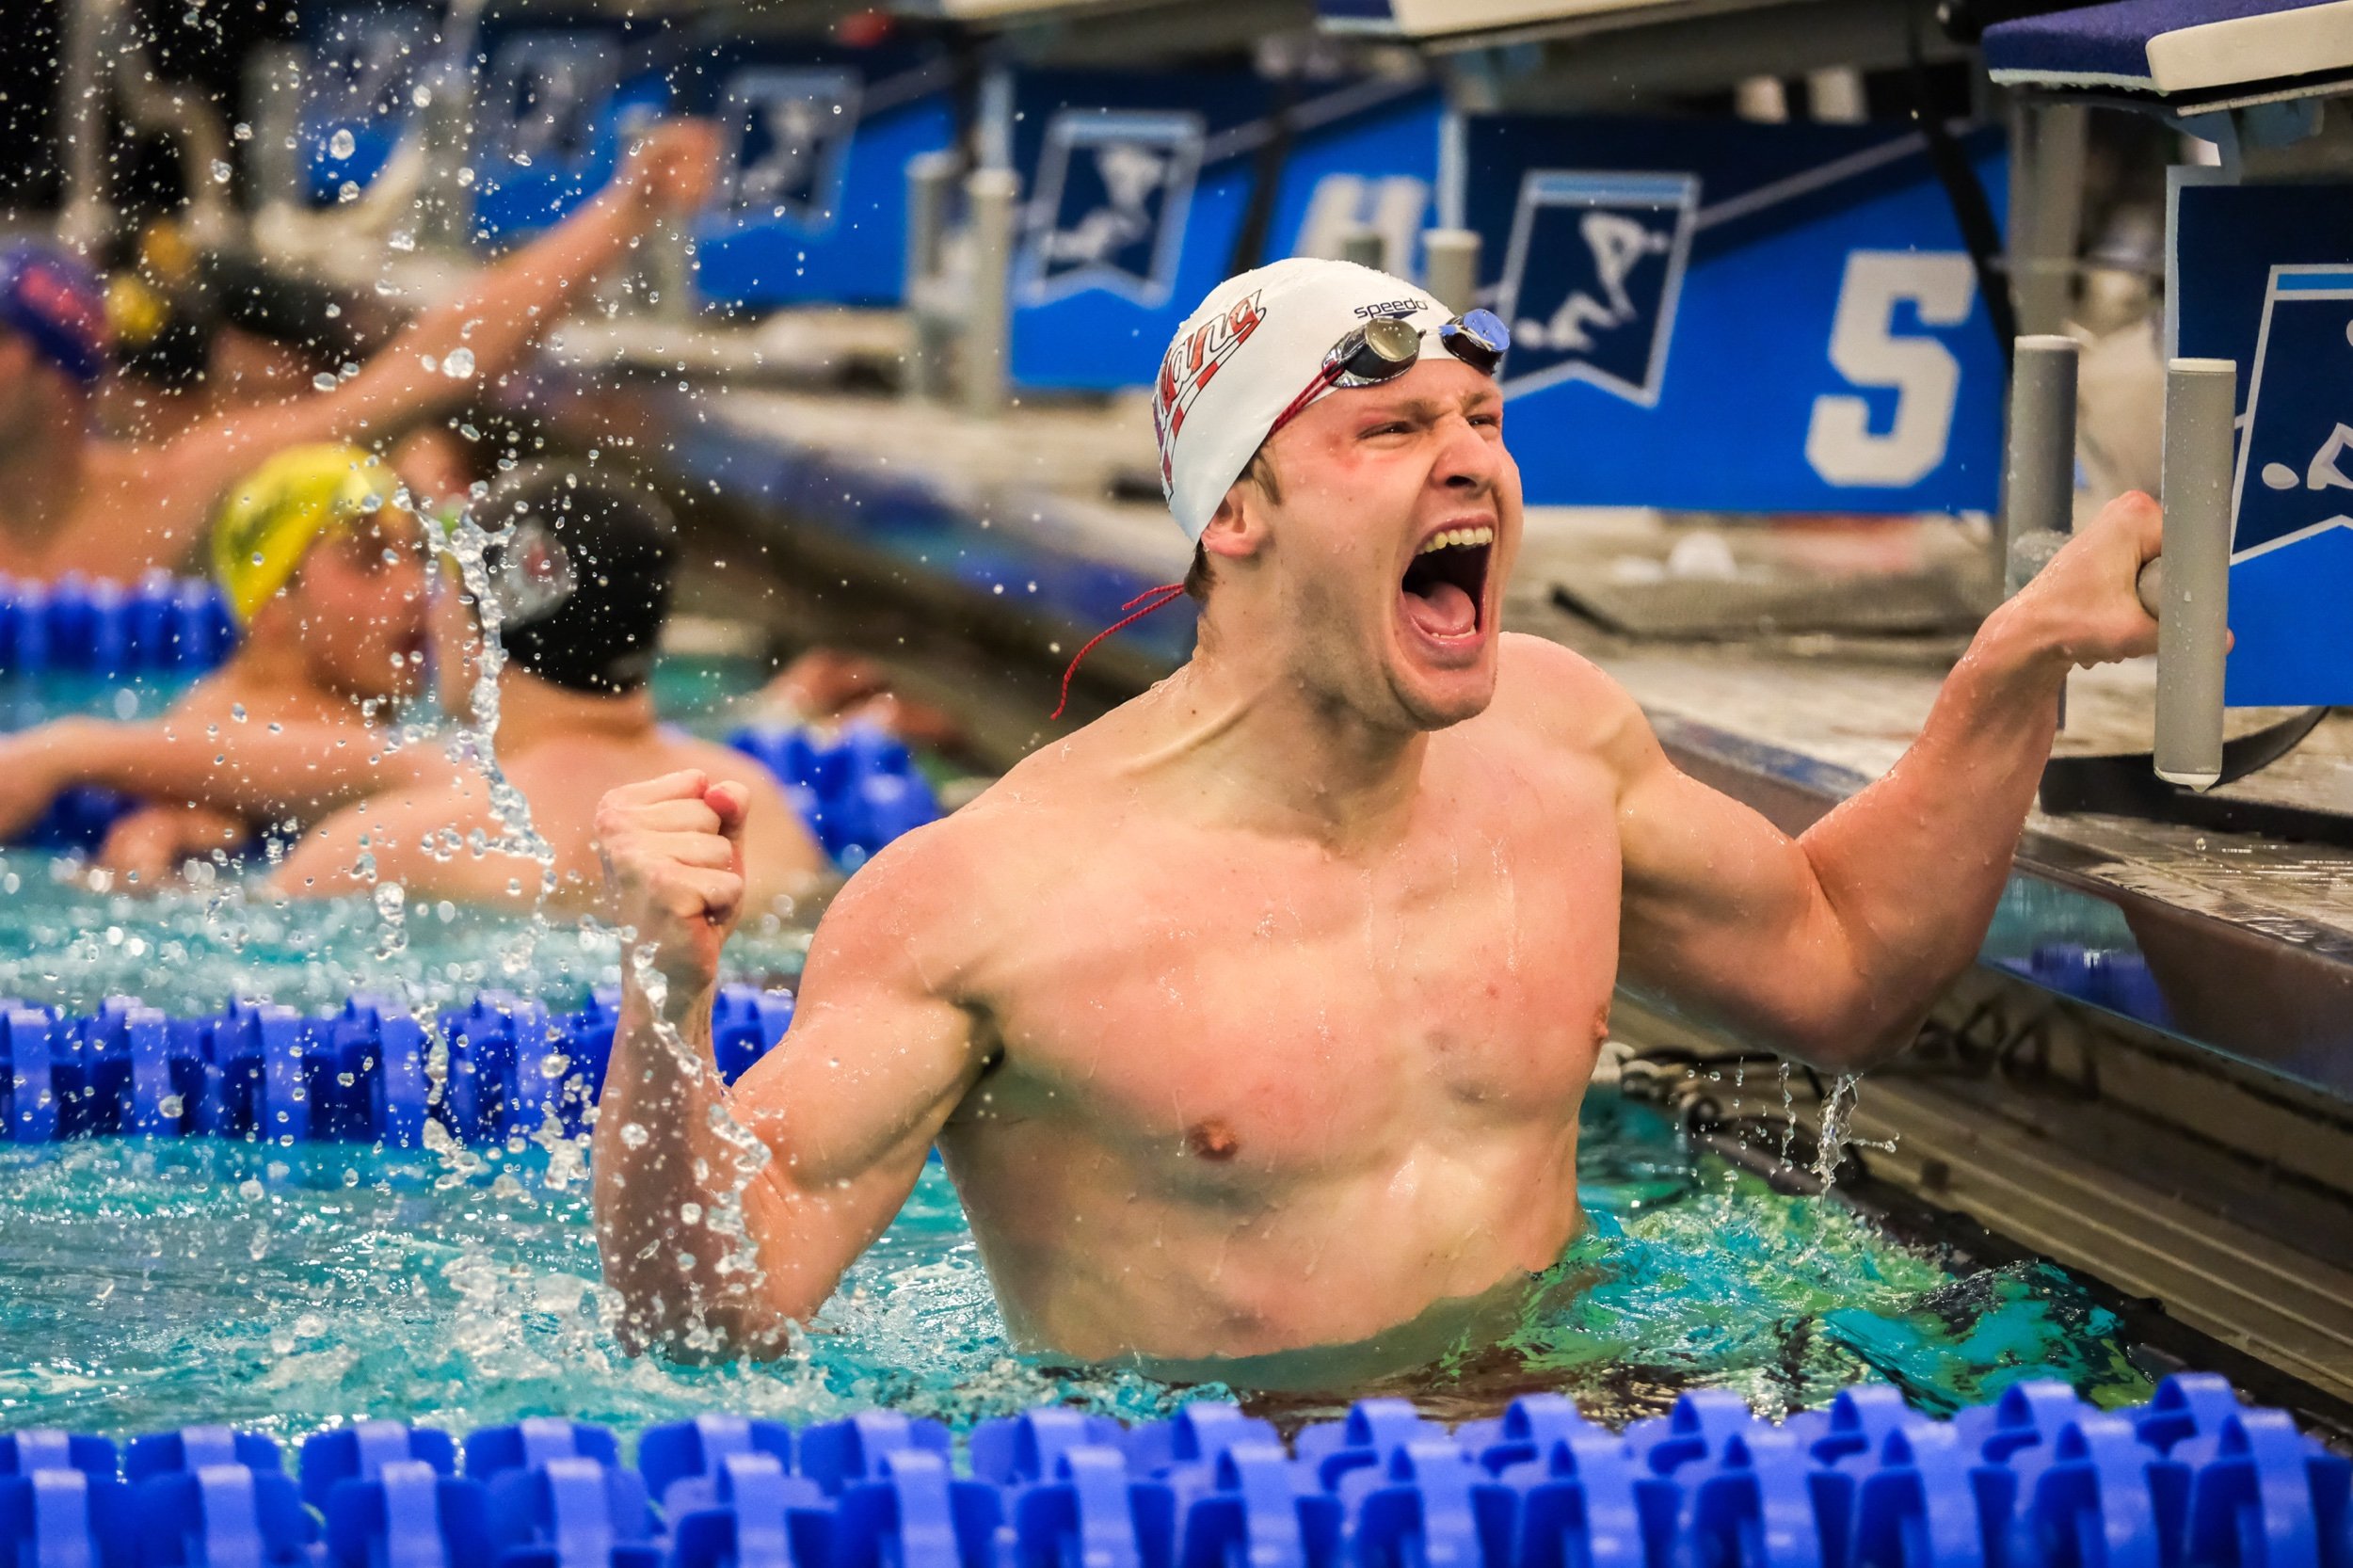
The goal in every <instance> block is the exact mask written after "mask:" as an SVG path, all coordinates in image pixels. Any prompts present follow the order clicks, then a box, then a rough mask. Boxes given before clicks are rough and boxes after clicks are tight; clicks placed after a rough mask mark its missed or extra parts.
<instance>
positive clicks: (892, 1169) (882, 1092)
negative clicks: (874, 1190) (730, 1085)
mask: <svg viewBox="0 0 2353 1568" xmlns="http://www.w3.org/2000/svg"><path fill="white" fill-rule="evenodd" d="M869 870H870V871H871V870H872V868H869ZM859 890H860V891H864V890H865V889H859ZM922 950H923V943H922V938H921V937H920V936H919V935H917V934H915V933H912V932H910V931H908V930H906V929H905V928H904V927H903V926H901V925H900V924H899V923H898V921H897V920H893V919H891V918H890V917H889V914H888V900H887V899H871V898H859V897H856V896H854V895H853V894H852V893H850V892H847V891H845V893H844V894H843V896H842V898H841V899H840V900H838V901H837V902H836V904H835V905H834V907H833V908H832V909H831V910H829V911H828V912H827V914H826V917H825V920H824V921H823V922H822V923H821V924H820V925H819V927H818V930H817V936H816V939H815V941H814V942H813V943H812V944H811V945H810V949H809V955H808V966H807V968H805V970H804V971H803V974H802V983H801V988H800V994H799V998H798V1000H797V1004H796V1006H795V1008H794V1011H793V1017H792V1028H791V1029H790V1030H789V1031H787V1032H786V1033H785V1037H784V1041H783V1043H782V1045H781V1046H780V1047H779V1048H777V1049H776V1050H774V1051H771V1052H769V1053H768V1054H767V1055H766V1056H765V1057H763V1058H761V1059H760V1062H759V1063H757V1064H755V1065H754V1066H753V1067H752V1069H751V1070H750V1071H749V1072H747V1073H745V1074H744V1078H743V1080H742V1081H741V1082H740V1083H739V1084H738V1085H737V1090H736V1096H737V1098H738V1100H739V1101H740V1102H741V1103H742V1104H743V1106H744V1111H745V1112H746V1113H747V1114H748V1115H750V1116H751V1117H753V1118H756V1119H757V1120H758V1121H760V1123H762V1124H764V1125H763V1126H762V1127H761V1131H762V1134H763V1136H766V1137H769V1138H770V1140H771V1144H770V1146H771V1147H782V1148H788V1149H790V1150H792V1152H793V1154H794V1156H795V1158H796V1159H797V1160H798V1161H799V1165H798V1167H797V1169H798V1176H799V1178H800V1179H801V1180H803V1181H812V1180H814V1181H841V1180H855V1179H857V1178H859V1177H860V1176H865V1175H867V1174H869V1173H882V1172H886V1171H887V1172H889V1173H892V1174H894V1175H895V1174H904V1176H905V1179H907V1180H908V1181H910V1182H911V1181H912V1180H913V1179H914V1176H915V1175H916V1174H918V1172H920V1167H921V1164H922V1160H923V1156H924V1154H925V1153H926V1151H927V1150H928V1149H929V1148H930V1146H931V1142H932V1139H933V1138H934V1137H935V1136H936V1135H937V1133H938V1131H939V1129H940V1128H942V1127H943V1126H945V1125H946V1123H947V1120H948V1117H949V1115H950V1114H951V1113H952V1112H954V1110H955V1108H956V1107H957V1105H958V1104H960V1103H961V1102H962V1100H963V1098H964V1096H965V1095H966V1094H967V1093H968V1091H969V1090H970V1089H971V1087H972V1085H973V1084H974V1083H975V1082H976V1081H978V1080H979V1078H980V1074H981V1070H982V1066H983V1057H982V1051H981V1049H980V1047H979V1040H978V1034H979V1031H978V1030H977V1028H976V1026H975V1022H974V1019H973V1016H972V1015H971V1013H970V1012H969V1011H968V1009H967V1008H966V1007H965V1006H964V1005H962V1004H961V1003H960V1002H959V1001H958V1000H956V999H955V998H954V997H952V996H951V995H949V994H947V992H946V990H945V989H944V988H943V987H942V986H941V985H939V984H937V982H938V979H939V976H937V975H936V974H934V973H932V972H929V968H928V967H927V965H926V964H925V962H924V960H923V956H922Z"/></svg>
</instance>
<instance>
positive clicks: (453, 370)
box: [441, 348, 473, 381]
mask: <svg viewBox="0 0 2353 1568" xmlns="http://www.w3.org/2000/svg"><path fill="white" fill-rule="evenodd" d="M441 374H442V375H444V376H448V377H449V378H450V379H451V380H453V381H466V380H471V379H472V376H473V350H472V349H471V348H453V349H451V350H450V351H449V355H448V357H447V358H446V359H444V360H442V361H441Z"/></svg>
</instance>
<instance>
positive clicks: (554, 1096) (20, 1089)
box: [0, 985, 792, 1568]
mask: <svg viewBox="0 0 2353 1568" xmlns="http://www.w3.org/2000/svg"><path fill="white" fill-rule="evenodd" d="M618 1005H619V996H618V993H616V992H600V993H599V994H598V995H596V996H594V997H591V998H590V999H589V1000H588V1003H587V1005H586V1006H584V1007H583V1008H582V1009H581V1010H580V1011H578V1012H575V1013H552V1012H550V1011H549V1009H548V1007H547V1006H546V1004H545V1003H543V1002H537V1001H532V1000H525V999H523V998H520V997H516V996H511V995H508V994H506V993H504V992H490V993H487V994H485V995H483V996H480V997H477V998H476V999H475V1000H474V1001H473V1002H472V1005H470V1006H468V1007H466V1008H463V1009H450V1010H446V1011H444V1012H442V1013H441V1014H440V1015H439V1016H437V1017H435V1018H433V1019H431V1020H429V1021H422V1020H419V1019H417V1018H415V1017H412V1016H409V1015H408V1013H406V1012H404V1011H403V1010H401V1009H400V1008H399V1007H398V1006H397V1005H395V1004H394V1003H392V1001H390V1000H387V999H384V998H381V997H370V996H355V997H353V998H351V999H350V1000H348V1001H346V1002H345V1003H344V1006H343V1008H342V1010H341V1011H339V1012H336V1013H330V1014H327V1015H325V1016H316V1017H306V1016H303V1015H302V1014H299V1013H296V1011H295V1010H294V1009H292V1008H290V1007H280V1006H276V1005H274V1004H271V1003H267V1002H263V1003H251V1002H238V1003H235V1004H233V1005H232V1006H231V1007H230V1008H229V1009H228V1010H227V1011H226V1012H222V1013H215V1014H209V1015H205V1016H200V1017H189V1018H175V1017H168V1016H165V1015H164V1014H163V1013H161V1012H158V1011H157V1010H155V1009H153V1008H152V1007H144V1006H142V1005H140V1003H139V1002H138V1000H136V998H129V997H114V998H110V999H108V1000H107V1001H106V1002H105V1004H104V1006H102V1007H101V1008H100V1009H99V1010H98V1012H97V1013H96V1014H95V1015H94V1016H67V1015H62V1014H59V1013H58V1012H56V1010H55V1009H53V1008H46V1007H35V1006H31V1005H28V1004H27V1003H24V1002H22V1001H17V1000H5V999H0V1143H19V1144H46V1143H54V1142H56V1141H57V1140H59V1139H66V1138H85V1137H108V1136H121V1137H141V1138H185V1137H199V1136H213V1137H221V1138H245V1139H252V1140H258V1141H261V1142H265V1143H360V1144H385V1145H387V1146H390V1147H392V1148H418V1147H422V1146H423V1145H424V1142H425V1137H426V1124H427V1123H429V1122H430V1123H436V1124H439V1126H440V1128H442V1129H443V1130H445V1131H446V1132H447V1133H448V1134H449V1135H450V1136H451V1137H453V1138H455V1139H456V1140H457V1141H458V1142H460V1143H464V1144H502V1143H504V1142H506V1141H507V1140H508V1139H511V1138H529V1137H532V1136H534V1135H536V1134H537V1133H539V1132H540V1131H541V1130H542V1129H543V1128H549V1127H551V1126H552V1127H554V1128H557V1129H559V1130H560V1131H562V1132H563V1133H564V1134H566V1135H567V1136H578V1135H579V1134H580V1132H581V1131H583V1130H584V1128H585V1127H586V1124H587V1112H588V1108H589V1107H590V1106H592V1105H594V1104H596V1102H597V1096H598V1094H599V1093H600V1091H601V1090H602V1088H603V1086H604V1069H605V1063H606V1060H607V1058H608V1057H609V1056H610V1055H611V1053H612V1050H613V1032H614V1026H615V1024H616V1021H617V1017H616V1009H617V1007H618ZM791 1027H792V993H791V992H789V991H762V990H760V988H759V987H757V986H752V985H723V986H721V987H720V988H719V996H718V1000H717V1001H716V1002H715V1003H713V1005H712V1018H711V1033H712V1054H713V1057H714V1059H715V1061H716V1063H717V1064H718V1067H719V1071H720V1074H721V1076H722V1077H724V1078H725V1079H726V1080H728V1082H729V1083H732V1082H734V1081H735V1080H737V1079H738V1078H740V1077H742V1076H743V1074H744V1069H746V1068H748V1067H749V1066H750V1065H751V1064H753V1063H755V1062H757V1061H759V1060H760V1057H762V1056H764V1055H765V1054H767V1053H768V1052H769V1051H770V1050H772V1049H774V1048H776V1042H777V1041H779V1040H781V1039H783V1038H784V1032H785V1031H786V1030H787V1029H789V1028H791ZM437 1046H440V1047H441V1048H444V1052H443V1055H442V1066H441V1070H440V1073H439V1074H438V1075H437V1074H436V1073H435V1072H434V1071H432V1070H431V1063H432V1059H433V1056H434V1054H435V1048H436V1047H437ZM0 1568H8V1564H7V1562H6V1560H5V1559H0Z"/></svg>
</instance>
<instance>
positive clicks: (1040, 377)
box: [997, 71, 1439, 389]
mask: <svg viewBox="0 0 2353 1568" xmlns="http://www.w3.org/2000/svg"><path fill="white" fill-rule="evenodd" d="M1000 103H1001V104H1003V105H1004V107H1005V110H1006V112H1007V113H1008V114H1009V116H1010V119H1009V120H1008V121H1007V122H1005V123H1002V124H1000V125H999V126H998V127H997V132H998V135H999V136H1000V141H1001V142H1002V144H1003V145H1005V146H1006V147H1007V148H1008V149H1009V150H1010V153H1011V157H1012V163H1013V167H1014V168H1015V169H1016V172H1017V173H1018V174H1019V176H1020V179H1021V189H1022V191H1023V194H1024V201H1023V207H1022V221H1021V231H1020V236H1019V242H1018V243H1019V250H1018V253H1017V255H1016V258H1015V264H1014V283H1013V305H1014V316H1013V360H1012V369H1013V376H1014V379H1015V381H1016V383H1018V384H1020V385H1022V386H1027V387H1055V388H1096V389H1108V388H1113V387H1124V386H1141V385H1144V384H1145V383H1147V382H1149V381H1150V380H1151V378H1152V376H1154V375H1155V374H1156V373H1157V372H1158V370H1159V367H1160V356H1161V353H1162V352H1163V350H1165V349H1166V347H1167V346H1168V340H1169V339H1170V338H1171V337H1172V336H1173V335H1174V334H1175V332H1176V330H1177V323H1178V322H1180V321H1182V320H1183V319H1184V318H1185V316H1186V314H1187V313H1188V312H1191V311H1192V309H1193V306H1194V305H1195V304H1197V303H1199V301H1200V299H1201V296H1203V295H1205V294H1207V293H1209V290H1210V289H1211V288H1213V287H1215V286H1216V285H1217V284H1218V283H1219V282H1221V281H1222V280H1225V278H1226V277H1228V276H1230V275H1231V274H1232V273H1233V272H1235V271H1238V270H1243V269H1246V268H1248V267H1251V266H1256V265H1257V264H1260V263H1262V262H1265V261H1270V260H1273V259H1275V258H1277V257H1282V256H1290V255H1337V253H1338V250H1339V246H1340V242H1341V240H1342V239H1343V238H1344V237H1345V236H1346V234H1347V233H1349V232H1351V231H1353V230H1354V229H1356V228H1358V227H1360V226H1369V227H1371V228H1372V229H1374V230H1375V231H1376V232H1379V233H1380V234H1381V235H1382V237H1383V243H1384V247H1385V251H1386V254H1387V261H1388V264H1389V265H1390V266H1391V267H1392V268H1393V269H1394V270H1400V271H1403V270H1408V269H1411V268H1412V267H1414V266H1415V265H1417V261H1416V248H1417V241H1418V237H1419V235H1420V232H1421V231H1422V230H1423V229H1424V228H1426V227H1428V226H1429V224H1430V222H1431V220H1432V192H1433V185H1434V183H1435V180H1436V175H1437V148H1438V126H1439V107H1438V102H1437V98H1436V96H1435V94H1434V93H1433V92H1432V91H1431V90H1430V89H1429V88H1427V87H1426V86H1425V85H1423V84H1422V83H1420V82H1419V81H1417V80H1389V79H1383V80H1349V81H1341V82H1335V83H1317V84H1313V85H1312V86H1306V87H1299V88H1293V89H1287V88H1284V87H1282V86H1281V85H1279V84H1275V83H1271V82H1268V81H1265V80H1262V79H1260V78H1258V77H1257V76H1255V75H1252V74H1249V73H1247V72H1224V73H1194V74H1178V73H1175V72H1062V71H1020V72H1013V73H1012V75H1011V78H1010V80H1009V82H1008V84H1007V89H1006V90H1005V91H1004V92H1003V93H1002V94H1001V95H1000ZM1270 171H1271V172H1272V178H1273V184H1272V186H1271V187H1264V188H1262V184H1263V182H1264V181H1265V180H1266V179H1267V178H1268V177H1269V175H1270ZM1254 215H1255V217H1256V219H1257V224H1256V228H1257V242H1256V243H1255V244H1253V243H1250V242H1251V238H1252V236H1251V233H1250V230H1251V228H1252V222H1253V218H1254ZM1242 250H1247V252H1248V253H1247V254H1239V253H1238V252H1240V251H1242Z"/></svg>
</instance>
